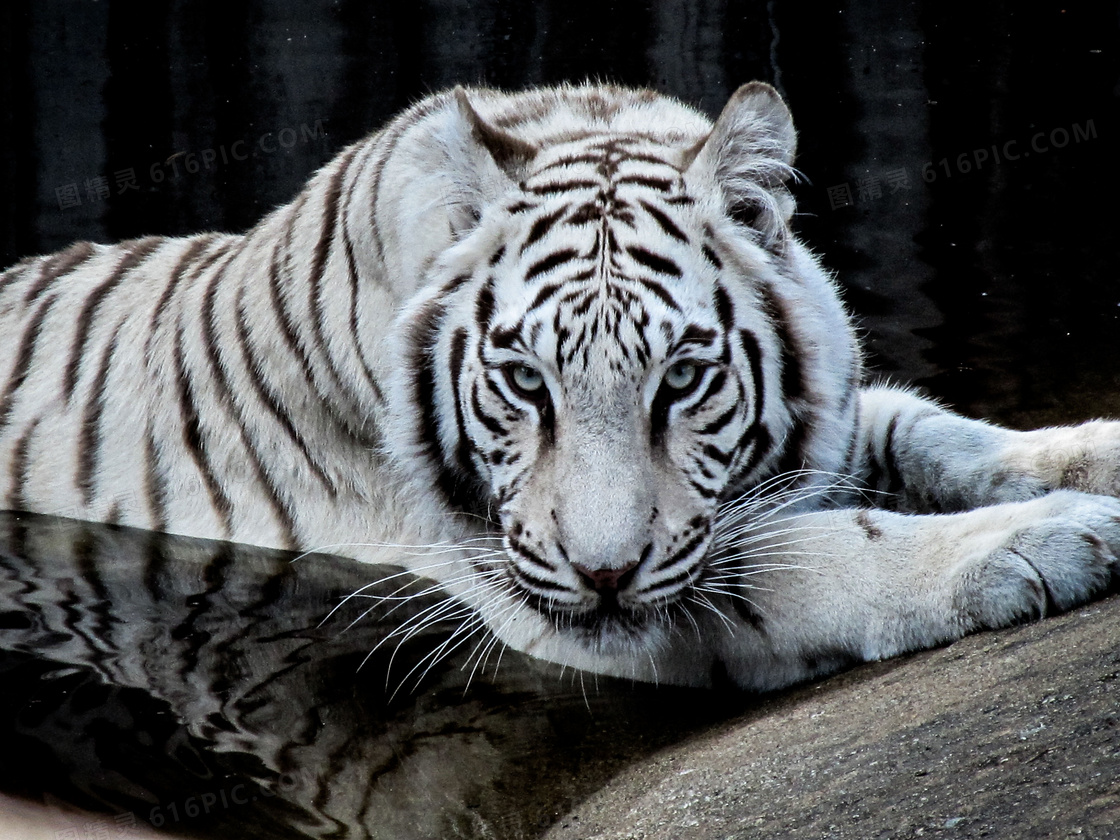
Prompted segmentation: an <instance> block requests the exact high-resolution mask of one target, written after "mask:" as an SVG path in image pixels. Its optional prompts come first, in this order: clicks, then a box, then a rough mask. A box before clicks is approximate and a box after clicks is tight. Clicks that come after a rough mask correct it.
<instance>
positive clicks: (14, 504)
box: [7, 417, 41, 510]
mask: <svg viewBox="0 0 1120 840" xmlns="http://www.w3.org/2000/svg"><path fill="white" fill-rule="evenodd" d="M40 419H41V418H38V417H36V418H35V419H34V420H33V421H31V423H29V424H28V426H27V428H26V429H24V432H23V434H22V435H20V436H19V440H17V441H16V445H15V449H14V450H13V451H12V463H11V466H10V467H9V475H11V477H12V484H11V488H10V489H9V490H8V505H7V507H8V509H9V510H30V509H31V507H32V505H31V504H30V500H29V499H28V498H27V495H26V492H27V479H28V477H29V476H30V474H31V470H30V468H31V439H32V437H34V435H35V429H36V428H37V427H38V426H39V420H40Z"/></svg>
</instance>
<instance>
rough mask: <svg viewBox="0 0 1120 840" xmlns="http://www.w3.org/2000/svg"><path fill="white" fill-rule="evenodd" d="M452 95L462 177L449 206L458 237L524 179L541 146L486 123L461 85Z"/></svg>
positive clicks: (456, 154)
mask: <svg viewBox="0 0 1120 840" xmlns="http://www.w3.org/2000/svg"><path fill="white" fill-rule="evenodd" d="M452 95H453V97H454V99H455V106H456V110H457V114H456V119H455V122H456V123H457V126H456V129H457V130H456V132H455V133H456V135H457V137H456V138H455V139H456V141H457V142H455V143H453V146H454V147H453V148H451V149H449V152H450V154H451V156H452V159H453V161H454V170H455V171H456V172H457V175H458V177H457V178H456V186H457V188H458V190H457V192H458V194H457V195H456V196H455V198H456V201H454V202H453V203H452V205H450V206H449V207H448V211H449V216H448V219H449V221H450V223H451V229H452V233H453V234H454V235H456V236H458V235H460V234H461V233H462V232H463V231H464V230H465V229H468V228H471V227H473V226H474V224H475V223H476V222H477V221H478V219H479V217H480V215H481V213H482V209H483V208H484V207H485V206H486V205H487V204H489V203H490V202H491V201H492V200H493V199H494V198H495V197H497V196H498V195H500V194H501V193H504V192H506V191H508V189H509V188H510V187H511V186H512V185H513V184H516V183H517V182H518V181H520V180H521V178H522V177H523V173H524V171H525V168H526V167H527V166H528V164H529V162H530V161H531V160H532V159H533V157H534V156H535V155H536V154H537V147H536V146H534V145H533V144H532V143H528V142H526V141H525V140H522V139H521V138H519V137H514V136H513V135H512V134H510V133H509V132H507V131H503V130H502V129H500V128H497V127H496V126H493V125H491V124H490V123H488V122H486V120H484V119H483V118H482V117H481V116H479V113H478V111H476V110H475V109H474V106H473V105H472V104H471V101H470V97H469V95H468V94H467V91H466V90H464V89H463V88H462V87H461V86H459V87H456V88H455V89H454V90H453V91H452ZM464 176H465V177H464Z"/></svg>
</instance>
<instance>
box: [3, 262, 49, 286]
mask: <svg viewBox="0 0 1120 840" xmlns="http://www.w3.org/2000/svg"><path fill="white" fill-rule="evenodd" d="M42 260H43V258H42V257H25V258H24V259H22V260H20V261H19V262H18V263H16V264H15V265H12V266H8V267H7V268H6V269H4V270H3V271H0V294H3V292H4V290H5V289H6V288H8V286H12V285H14V284H16V283H18V282H19V281H20V280H26V279H27V278H28V276H29V275H30V274H31V270H32V269H33V268H35V266H37V265H41V264H42Z"/></svg>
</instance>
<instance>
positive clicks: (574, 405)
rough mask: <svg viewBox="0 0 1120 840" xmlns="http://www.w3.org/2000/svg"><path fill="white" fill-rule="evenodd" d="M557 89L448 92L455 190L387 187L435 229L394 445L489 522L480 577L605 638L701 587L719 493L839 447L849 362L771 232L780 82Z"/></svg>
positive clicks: (837, 457)
mask: <svg viewBox="0 0 1120 840" xmlns="http://www.w3.org/2000/svg"><path fill="white" fill-rule="evenodd" d="M537 96H540V94H537ZM553 96H554V99H553V100H552V101H547V100H546V101H544V102H523V101H520V102H519V101H516V100H513V101H511V100H510V99H509V98H506V99H497V100H494V99H489V98H486V97H485V96H483V95H482V92H477V93H476V95H475V96H473V97H472V96H471V95H469V94H467V93H465V92H463V91H462V90H458V91H456V92H455V93H454V94H452V95H449V97H448V99H447V107H446V111H447V113H446V115H445V116H444V118H443V119H444V124H443V126H442V128H441V129H440V131H439V135H440V140H439V143H438V145H437V146H435V147H434V150H433V151H432V153H431V154H432V155H433V156H434V157H437V158H438V159H439V160H441V161H442V163H441V164H432V165H431V167H430V168H431V170H432V171H438V170H440V168H441V166H442V168H443V170H451V171H453V172H454V178H453V179H452V182H453V183H454V184H455V185H456V186H455V195H456V196H459V197H460V199H459V200H458V203H456V201H454V200H449V199H448V198H447V194H446V193H445V194H444V195H443V200H442V202H440V201H436V200H434V198H433V197H432V196H430V195H425V194H424V190H425V187H424V186H423V184H425V183H430V181H431V177H430V174H427V175H426V176H425V177H424V178H420V177H418V178H417V181H416V183H415V184H414V186H413V189H414V191H415V193H416V194H415V195H412V196H411V197H409V198H408V199H402V200H407V201H409V202H412V203H413V204H414V205H415V207H416V208H417V209H415V210H414V212H413V213H412V214H411V216H412V218H413V219H421V218H422V219H423V220H424V221H423V223H422V224H417V226H416V232H415V237H414V241H420V240H423V241H425V242H427V243H428V244H427V245H426V247H425V248H424V249H421V250H426V251H427V256H426V257H425V258H424V259H417V258H415V257H414V256H410V258H411V259H413V264H414V266H415V268H414V269H413V270H414V271H415V272H416V273H417V274H423V279H422V280H418V281H417V282H418V285H420V287H421V288H420V291H419V292H418V293H417V294H416V296H415V297H414V299H413V301H412V303H411V305H410V306H409V307H408V308H407V309H406V311H405V312H404V314H403V315H402V317H401V320H400V322H399V332H400V334H401V335H402V336H403V337H404V338H403V340H402V345H401V347H402V349H401V354H402V363H401V365H400V370H399V371H398V372H397V381H398V382H399V383H400V386H401V399H400V400H399V402H400V405H401V406H402V407H401V408H400V409H399V411H398V414H399V416H398V418H397V420H398V424H399V427H400V428H401V429H402V430H403V431H404V434H403V438H405V439H406V441H407V444H408V448H407V450H405V451H404V453H403V454H402V455H401V458H400V460H403V461H410V462H412V463H414V464H416V465H418V468H417V470H418V474H419V477H420V479H421V481H422V482H423V483H425V484H427V485H429V486H431V487H433V488H438V493H439V494H440V496H441V499H442V500H443V502H444V503H445V504H446V505H448V506H449V507H451V508H452V509H454V510H457V511H462V512H465V513H467V514H471V515H474V516H477V517H481V518H482V520H484V521H486V522H488V523H491V526H492V527H494V528H496V529H498V530H499V531H500V533H501V535H502V539H503V545H504V549H505V551H504V557H503V558H502V562H501V563H500V564H499V565H498V567H497V568H496V569H495V568H492V569H491V571H493V572H496V574H495V575H494V576H492V578H491V579H493V577H496V578H497V579H498V580H500V587H502V588H503V590H504V591H505V592H506V593H507V594H508V595H510V596H512V597H513V599H514V601H515V602H516V603H518V604H520V605H521V606H527V607H529V608H531V609H532V610H534V611H536V612H537V613H539V614H540V615H541V616H542V617H543V618H544V619H545V620H546V621H547V622H549V623H551V625H553V626H554V627H555V628H556V629H557V630H558V631H559V632H562V633H565V634H568V635H570V636H573V637H576V638H579V639H581V640H583V641H584V642H586V643H587V644H589V645H592V646H593V647H595V648H596V649H599V650H609V649H611V648H612V646H617V645H618V644H625V645H631V646H632V644H633V642H634V640H635V639H646V638H652V637H653V636H654V635H656V634H657V632H660V631H659V630H658V628H661V629H663V628H664V626H665V625H667V624H669V623H671V616H672V614H673V612H674V611H675V610H680V609H689V608H690V605H693V604H695V603H696V602H697V600H698V599H701V598H703V597H704V596H702V595H700V594H699V587H701V585H702V582H703V581H704V579H705V576H706V574H707V573H708V569H709V561H708V558H709V557H710V556H711V553H712V551H713V541H714V540H715V539H716V538H717V536H718V531H719V514H720V510H721V505H724V504H726V503H727V502H728V501H729V500H731V499H733V498H735V497H736V496H738V495H741V494H742V493H744V492H746V491H748V490H749V489H750V488H752V487H756V486H757V485H758V484H759V483H760V482H762V481H763V480H764V479H766V478H767V477H769V476H772V475H774V474H775V473H777V472H779V471H782V470H792V469H798V468H802V467H812V468H814V469H817V470H830V469H836V468H838V466H839V463H840V461H841V460H842V456H843V443H838V441H845V442H846V440H847V437H848V436H846V435H845V434H844V433H843V432H842V427H843V424H844V423H845V422H849V420H850V416H851V411H852V410H853V409H852V406H851V405H850V403H851V402H852V400H851V394H852V391H853V390H854V386H855V384H856V383H855V378H856V370H857V367H858V363H857V357H856V351H855V349H854V346H855V345H854V341H853V340H852V336H851V332H850V329H849V327H848V325H847V318H846V315H845V314H844V311H843V308H842V307H841V305H840V304H839V302H838V301H837V298H836V294H835V292H834V291H833V288H832V286H831V283H830V281H829V280H828V278H827V277H826V276H825V275H824V274H823V272H822V271H821V270H820V268H819V267H818V266H817V264H816V263H815V261H813V259H812V258H811V257H810V256H809V255H808V253H807V252H806V251H805V249H804V248H803V247H802V246H800V245H799V244H798V243H797V242H796V240H794V239H793V237H792V235H791V234H790V231H789V227H788V223H789V219H790V216H791V214H792V211H793V202H792V198H791V197H790V195H789V193H788V191H787V189H786V187H785V182H786V181H787V179H788V178H789V177H790V175H791V174H792V169H791V164H792V160H793V148H794V138H795V135H794V130H793V126H792V122H791V120H790V116H789V112H788V110H787V109H786V107H785V105H784V103H783V102H782V101H781V99H780V98H779V97H778V95H777V94H776V92H775V91H774V90H773V89H772V88H770V87H769V86H767V85H764V84H760V83H752V84H749V85H745V86H744V87H743V88H741V89H740V90H739V91H737V92H736V93H735V95H734V96H733V97H732V99H731V101H730V102H729V104H728V105H727V107H726V108H725V110H724V111H723V113H722V115H721V116H720V118H719V119H718V120H717V122H716V123H715V125H714V127H713V126H711V125H710V124H707V123H706V121H704V120H703V118H701V117H699V116H698V115H697V114H695V113H694V112H692V111H689V110H688V109H686V108H684V106H681V105H679V104H677V103H675V102H672V101H671V100H667V99H664V98H661V97H655V96H654V95H652V94H649V93H635V92H632V91H619V90H617V89H604V88H583V89H566V90H562V91H560V92H557V93H554V94H553ZM534 104H537V105H539V106H540V107H535V108H534V107H529V106H531V105H534ZM525 111H528V112H529V113H530V114H535V115H536V116H530V117H528V118H524V119H522V120H521V121H520V122H519V121H518V120H517V118H516V115H517V114H518V113H519V112H525ZM480 113H481V114H486V116H485V117H483V116H481V115H480ZM499 126H500V127H499ZM416 154H418V153H416ZM462 196H466V198H462ZM435 206H439V207H442V208H444V209H443V211H442V212H443V214H444V215H441V216H439V217H433V216H432V215H431V214H430V213H428V215H424V214H425V213H426V212H428V211H427V208H430V207H435ZM448 208H450V209H448ZM433 231H434V233H433ZM444 231H446V233H443V232H444ZM433 242H435V243H437V246H435V247H433V246H432V244H431V243H433ZM844 418H849V420H845V419H844Z"/></svg>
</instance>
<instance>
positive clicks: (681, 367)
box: [665, 362, 700, 391]
mask: <svg viewBox="0 0 1120 840" xmlns="http://www.w3.org/2000/svg"><path fill="white" fill-rule="evenodd" d="M699 376H700V366H699V365H697V364H696V363H695V362H677V363H676V364H674V365H672V366H671V367H670V368H669V370H667V371H666V372H665V385H666V386H667V387H669V388H671V389H672V390H674V391H687V390H688V389H689V388H691V387H692V386H693V385H694V384H695V383H696V379H697V378H698V377H699Z"/></svg>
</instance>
